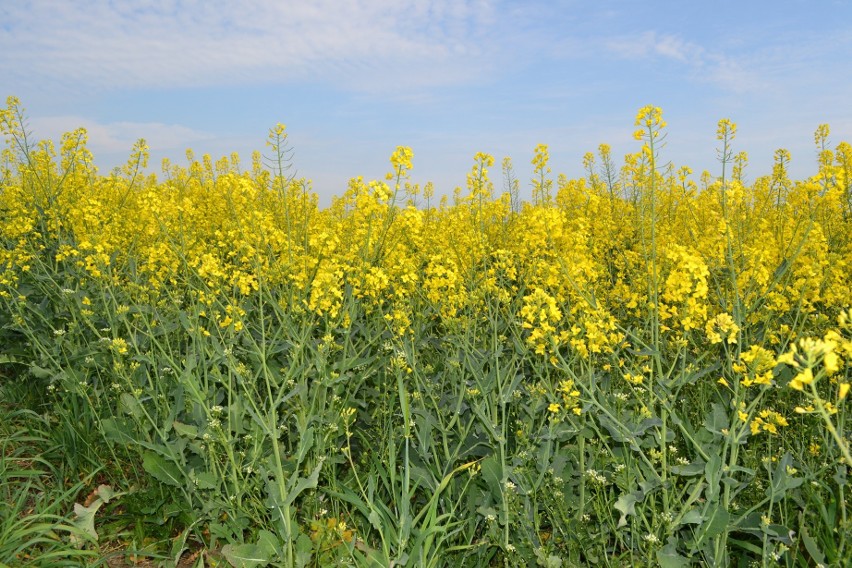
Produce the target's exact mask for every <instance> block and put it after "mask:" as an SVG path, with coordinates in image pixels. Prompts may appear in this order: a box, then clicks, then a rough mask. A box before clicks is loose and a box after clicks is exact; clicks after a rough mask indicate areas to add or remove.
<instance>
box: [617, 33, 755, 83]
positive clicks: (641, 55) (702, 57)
mask: <svg viewBox="0 0 852 568" xmlns="http://www.w3.org/2000/svg"><path fill="white" fill-rule="evenodd" d="M604 45H605V48H606V50H607V51H608V52H609V53H611V54H613V55H614V56H616V57H619V58H623V59H629V60H650V59H661V60H667V61H670V62H674V63H676V64H681V65H683V66H684V72H685V73H686V74H687V76H688V77H689V78H690V79H691V80H693V81H696V82H706V83H711V84H714V85H715V86H717V87H719V88H721V89H723V90H726V91H729V92H734V93H741V92H747V91H757V90H759V89H761V88H765V87H766V84H765V81H764V79H763V78H762V77H761V75H760V74H758V73H755V72H754V70H750V69H747V68H746V66H745V64H744V62H743V60H741V59H739V58H737V57H734V56H731V55H728V54H726V53H725V52H723V51H720V50H718V49H709V48H706V47H704V46H702V45H700V44H698V43H695V42H691V41H686V40H684V39H682V38H681V37H679V36H677V35H673V34H666V33H659V32H656V31H645V32H642V33H639V34H633V35H626V36H618V37H612V38H607V39H605V40H604Z"/></svg>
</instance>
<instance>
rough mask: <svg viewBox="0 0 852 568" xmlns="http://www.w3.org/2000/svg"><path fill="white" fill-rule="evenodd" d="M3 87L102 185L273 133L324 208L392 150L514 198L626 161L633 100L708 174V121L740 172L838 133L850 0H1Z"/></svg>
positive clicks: (796, 173) (851, 98)
mask: <svg viewBox="0 0 852 568" xmlns="http://www.w3.org/2000/svg"><path fill="white" fill-rule="evenodd" d="M0 54H2V55H0V77H2V79H0V87H2V88H0V95H2V96H3V98H4V99H5V97H6V96H9V95H14V96H17V97H18V98H19V99H20V100H21V103H22V106H23V107H24V108H25V109H26V115H27V117H28V119H29V128H30V130H31V131H32V133H33V134H34V136H35V137H36V138H38V139H44V138H51V139H55V140H58V138H59V137H60V136H61V134H62V133H63V132H66V131H70V130H73V129H75V128H77V127H81V126H82V127H84V128H86V129H87V131H88V133H89V148H90V149H91V150H92V152H93V153H94V155H95V162H96V164H97V165H98V167H99V168H100V170H101V172H102V173H107V172H109V171H110V170H111V169H112V168H113V167H116V166H119V165H121V164H123V163H124V162H125V161H126V160H127V159H128V157H129V155H130V151H131V148H132V147H133V144H134V142H135V141H136V140H137V139H139V138H144V139H145V140H146V142H147V144H148V146H149V147H150V153H151V169H152V170H153V171H157V170H158V169H159V164H160V163H161V160H162V158H164V157H168V158H169V159H170V160H171V161H172V162H174V163H178V164H185V163H186V158H185V151H186V149H187V148H192V149H193V150H194V152H195V154H196V156H200V155H201V154H204V153H209V154H210V155H211V156H213V158H214V159H217V158H219V157H221V156H224V155H230V154H231V153H232V152H238V153H239V154H240V156H241V158H242V159H243V162H244V163H245V164H246V166H248V165H250V157H251V153H252V151H254V150H260V151H265V146H264V143H265V140H266V137H267V134H268V131H269V129H270V128H272V127H273V126H275V124H276V123H279V122H281V123H284V124H286V125H287V132H288V135H289V142H290V144H291V146H292V148H293V150H294V154H293V166H294V168H295V170H296V172H297V175H298V176H299V177H304V178H307V179H310V180H311V181H312V185H313V189H314V191H315V192H316V193H317V194H318V195H319V196H320V200H321V203H322V204H325V205H327V204H328V203H330V201H331V197H332V196H334V195H341V194H342V193H343V192H344V191H345V189H346V185H347V181H348V179H349V178H351V177H354V176H364V178H365V179H382V178H383V176H384V174H385V173H386V172H387V171H389V169H390V163H389V157H390V155H391V153H392V152H393V151H394V149H395V148H396V147H397V146H399V145H404V146H410V147H411V148H412V149H413V151H414V169H413V171H412V172H411V180H412V181H413V182H416V183H420V184H421V186H422V185H424V184H425V183H426V182H427V181H432V182H433V183H434V184H435V189H436V192H437V193H439V194H451V193H452V191H453V189H454V188H455V187H456V186H462V187H464V185H465V176H466V174H467V172H468V171H469V169H470V167H471V166H472V164H473V156H474V154H475V153H477V152H487V153H489V154H492V155H493V156H494V157H495V158H496V164H495V167H494V168H493V170H492V172H491V175H492V179H493V180H494V182H495V188H496V189H498V190H500V189H501V188H502V182H501V175H500V169H499V164H500V161H501V160H502V158H503V157H504V156H510V157H511V158H512V160H513V162H514V165H515V170H516V175H517V177H518V179H520V180H521V195H522V197H524V196H527V197H528V196H529V194H530V187H531V182H530V178H531V177H532V166H531V165H530V160H531V158H532V156H533V151H534V148H535V146H536V145H537V144H540V143H543V144H547V145H548V146H549V149H550V157H551V163H550V166H551V168H552V169H553V173H554V177H555V175H556V174H557V173H564V174H565V175H567V176H568V177H571V178H573V177H581V176H583V175H584V172H583V163H582V159H583V155H584V154H585V153H586V152H589V151H596V149H597V147H598V145H599V144H601V143H607V144H609V145H610V146H611V147H612V151H613V155H614V156H615V157H616V158H618V160H619V161H620V159H621V157H623V156H624V155H625V154H627V153H632V152H636V151H637V150H638V148H639V142H636V141H635V140H633V137H632V133H633V131H634V130H635V128H634V120H635V116H636V112H637V110H638V109H639V108H641V107H643V106H645V105H648V104H651V105H654V106H659V107H661V108H662V109H663V117H664V119H665V120H666V122H667V123H668V127H667V129H666V130H667V138H666V145H665V147H663V149H662V153H661V159H662V160H663V161H664V162H671V163H673V164H674V165H675V166H678V167H679V166H682V165H687V166H690V167H691V168H692V169H693V170H694V171H695V178H696V179H697V178H698V177H699V176H700V173H701V172H702V171H703V170H708V171H709V172H710V173H711V174H714V175H716V174H719V173H721V166H720V164H719V162H718V161H717V154H716V148H717V147H718V143H717V141H716V139H715V132H716V124H717V122H718V121H719V119H722V118H730V119H731V120H733V121H734V122H736V123H737V124H738V133H737V138H736V139H735V141H734V146H733V147H734V151H735V152H739V151H746V152H748V155H749V166H748V168H747V170H746V177H747V178H748V179H749V180H753V179H755V178H756V177H758V176H761V175H765V174H767V173H769V172H770V171H771V167H772V159H773V153H774V151H775V150H776V149H778V148H786V149H788V150H789V151H790V152H791V154H792V163H791V168H790V172H791V175H792V177H794V178H804V177H807V176H810V175H813V174H814V173H815V168H816V166H815V161H816V149H815V145H814V141H813V134H814V131H815V130H816V128H817V127H818V125H820V124H823V123H828V124H829V125H830V127H831V135H830V137H829V139H830V141H831V143H832V145H836V144H837V143H839V142H841V141H844V140H845V141H852V0H772V1H757V0H737V1H729V0H716V1H712V2H709V1H708V2H698V1H695V2H693V1H684V0H675V1H653V0H644V1H633V0H596V1H573V0H551V1H542V0H526V1H508V0H243V1H240V2H232V1H229V0H186V1H179V0H144V1H143V0H139V1H133V0H126V1H125V0H111V1H108V0H91V1H86V0H52V1H49V0H28V1H26V2H15V1H13V0H0Z"/></svg>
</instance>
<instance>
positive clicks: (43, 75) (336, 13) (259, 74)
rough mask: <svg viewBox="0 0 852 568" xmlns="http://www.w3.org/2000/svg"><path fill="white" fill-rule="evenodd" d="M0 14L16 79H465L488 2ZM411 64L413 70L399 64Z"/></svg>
mask: <svg viewBox="0 0 852 568" xmlns="http://www.w3.org/2000/svg"><path fill="white" fill-rule="evenodd" d="M2 19H3V20H4V21H5V22H6V24H5V26H6V29H5V30H4V31H3V33H2V35H0V50H2V51H3V53H4V54H5V57H4V60H5V63H2V64H0V69H2V68H5V69H3V72H4V75H6V76H7V77H8V76H9V75H10V74H11V77H12V80H13V83H15V82H25V81H27V80H30V81H43V80H45V79H48V78H51V79H53V80H56V79H59V80H60V81H62V82H64V83H66V84H88V85H91V86H92V87H94V88H96V89H103V88H146V87H147V88H152V87H153V88H157V87H163V86H168V87H182V86H199V85H223V84H242V83H245V82H252V83H269V82H281V81H286V80H299V79H304V78H312V79H316V78H318V77H325V76H328V75H329V74H331V75H334V76H335V77H336V78H338V79H342V80H344V81H347V82H349V83H351V84H353V85H361V86H364V87H367V86H369V85H370V84H371V83H372V82H376V81H379V82H381V81H382V80H392V81H394V82H397V83H413V84H417V83H418V82H420V81H426V80H428V81H429V82H430V84H435V82H436V81H437V82H441V81H442V80H443V81H449V82H454V81H458V80H460V79H463V78H464V77H465V76H466V73H465V67H466V66H467V64H468V63H470V62H471V61H474V60H477V59H478V58H480V57H481V56H482V55H483V52H484V51H485V50H487V42H486V41H485V38H486V37H487V35H488V34H487V30H488V29H489V27H490V26H491V25H492V24H493V23H494V7H493V5H492V2H491V0H421V1H417V2H404V1H403V2H400V1H390V0H317V1H312V2H301V1H274V0H250V1H246V2H239V3H234V2H227V1H222V0H210V1H207V2H178V1H177V0H159V1H158V0H151V1H148V2H126V3H125V2H109V1H106V0H93V1H89V2H71V1H58V2H47V1H45V0H35V1H33V2H26V3H17V4H16V3H6V6H5V7H4V8H3V9H2ZM13 62H14V64H13ZM411 67H415V68H418V73H416V74H415V73H406V69H407V68H411ZM439 70H441V71H443V72H442V73H441V74H439V75H438V76H435V75H434V74H432V75H431V76H430V75H429V73H428V72H429V71H433V72H434V71H439ZM422 71H425V72H426V73H425V75H426V76H428V79H427V78H426V77H424V73H423V72H422ZM467 76H469V70H468V72H467Z"/></svg>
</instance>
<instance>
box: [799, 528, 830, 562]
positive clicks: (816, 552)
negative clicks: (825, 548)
mask: <svg viewBox="0 0 852 568" xmlns="http://www.w3.org/2000/svg"><path fill="white" fill-rule="evenodd" d="M802 542H803V543H804V545H805V550H807V551H808V554H810V555H811V559H813V561H814V562H815V563H817V564H819V565H823V564H825V555H824V554H823V553H822V551H821V550H820V549H819V546H818V545H817V543H816V541H815V540H814V538H813V537H812V536H811V535H810V533H809V532H808V529H807V527H805V526H803V527H802Z"/></svg>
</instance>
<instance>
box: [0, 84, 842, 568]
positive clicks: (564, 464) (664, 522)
mask: <svg viewBox="0 0 852 568" xmlns="http://www.w3.org/2000/svg"><path fill="white" fill-rule="evenodd" d="M0 112H2V116H0V119H2V120H1V121H0V122H2V129H3V133H4V135H5V137H6V147H5V150H4V151H3V154H2V160H0V267H2V271H0V306H2V308H0V350H2V351H0V388H2V394H3V397H2V401H3V402H2V413H3V414H2V416H3V420H2V429H0V434H2V445H1V446H0V448H2V452H3V453H2V459H3V461H2V466H0V501H2V504H0V565H2V564H3V563H6V564H8V565H10V566H18V565H45V566H47V565H50V566H55V565H62V564H63V563H64V564H66V565H81V564H86V563H90V564H92V565H95V564H98V563H100V564H101V565H106V564H109V565H111V566H120V565H127V564H129V563H132V562H142V561H143V560H144V561H145V562H148V563H152V564H159V565H163V566H193V565H194V566H237V567H250V566H265V565H274V566H298V567H304V566H330V565H353V566H412V567H413V566H428V567H438V566H471V567H473V566H532V565H538V566H545V567H552V568H556V567H559V566H582V565H601V566H634V565H648V566H656V565H659V566H664V567H666V568H674V567H686V566H698V565H712V566H726V565H752V564H754V565H762V566H769V565H781V566H814V565H817V564H818V563H819V564H823V565H838V566H839V565H842V564H843V562H844V558H847V557H849V556H850V545H852V522H850V519H849V513H850V508H849V505H850V497H849V491H848V490H847V489H846V488H847V485H848V477H847V476H848V470H849V468H850V467H852V457H850V453H849V446H850V437H849V433H848V429H847V428H846V422H845V421H846V417H847V416H848V402H847V401H848V397H847V393H848V390H849V384H850V382H852V312H850V298H852V225H851V224H850V222H852V146H850V145H849V144H847V143H840V144H838V145H836V146H831V144H830V142H829V130H828V127H827V126H820V127H819V129H818V130H817V132H816V136H815V142H816V148H815V155H816V160H815V167H814V171H815V174H814V175H813V176H812V177H810V178H807V179H804V180H800V181H795V180H791V179H789V177H788V174H787V167H788V164H789V160H790V156H789V154H788V153H787V152H786V151H784V150H778V151H777V152H776V154H775V165H774V167H773V169H772V171H771V172H770V173H768V174H767V175H762V176H759V177H755V178H754V179H753V180H751V181H750V180H749V177H750V175H749V172H748V171H747V157H746V155H745V153H742V152H738V149H736V147H735V134H736V127H735V125H734V124H733V123H731V122H729V121H727V120H723V121H720V123H719V131H718V132H717V133H716V134H717V136H716V151H717V153H718V156H719V166H718V171H717V172H715V173H713V174H710V173H706V172H705V173H704V174H702V175H700V176H698V177H697V179H696V178H695V176H693V174H692V172H691V171H690V170H689V169H688V168H685V167H684V168H679V169H678V168H677V167H675V166H673V165H671V164H669V163H668V162H667V161H666V158H665V148H664V146H663V144H662V142H663V139H664V138H665V123H664V122H663V119H662V116H661V113H660V111H659V109H657V108H654V107H645V108H643V109H641V110H640V112H639V114H638V116H637V118H636V128H637V129H638V130H637V132H636V139H637V143H636V146H637V152H636V153H635V154H630V155H628V156H626V157H625V158H624V160H623V162H622V163H618V164H617V163H616V160H615V158H614V157H613V156H612V155H611V152H610V150H609V148H608V147H607V146H606V145H601V146H600V147H599V149H598V152H597V154H591V153H590V154H587V155H586V157H585V159H584V166H585V169H586V175H585V176H584V177H582V178H579V179H568V178H567V177H565V176H562V175H558V176H554V175H552V174H551V169H550V165H549V157H548V152H547V147H546V146H544V145H540V146H538V147H537V148H536V149H535V152H534V158H533V160H532V165H533V167H534V170H535V175H534V178H533V179H532V180H531V183H530V185H531V186H532V198H531V200H527V201H522V200H521V199H520V186H521V183H520V182H519V180H517V178H516V175H515V173H514V170H513V167H512V163H511V161H510V160H509V159H506V160H504V161H503V163H502V168H499V169H498V170H497V171H495V170H494V164H495V161H494V158H493V157H492V156H490V155H488V154H484V153H480V154H477V155H476V156H475V157H474V160H473V165H472V168H471V170H470V173H469V174H468V176H467V183H466V190H457V191H456V192H455V194H454V195H451V196H448V197H442V198H437V197H436V196H435V195H434V192H433V188H432V186H431V185H426V186H425V187H422V188H421V187H419V186H417V185H414V184H412V183H411V182H410V181H409V172H410V171H411V170H412V168H413V163H412V159H413V153H412V151H411V150H410V149H408V148H405V147H399V148H397V150H396V151H395V152H394V153H393V155H392V156H391V159H390V171H389V173H388V174H387V176H386V177H385V178H383V179H379V180H373V181H365V180H364V179H362V178H353V179H352V180H351V181H350V182H349V186H348V187H347V188H346V190H345V192H343V193H342V195H341V196H340V197H339V198H336V199H335V200H334V201H333V203H332V204H331V205H330V206H329V207H325V208H320V207H319V206H318V199H317V196H316V195H315V194H314V193H313V192H312V190H311V186H310V183H309V182H308V181H307V180H305V179H299V178H295V177H293V176H292V175H291V171H292V170H291V169H290V168H291V166H292V164H291V150H290V146H289V145H288V141H287V133H286V130H285V129H284V127H283V126H281V125H279V126H276V127H275V128H273V129H271V130H270V132H269V139H268V146H267V149H266V151H265V152H264V153H263V154H261V153H257V154H255V155H254V156H253V159H252V161H251V163H250V164H247V165H243V164H241V163H240V161H239V159H238V157H237V156H231V157H225V158H222V159H221V160H219V161H215V162H214V161H213V160H212V159H211V158H210V157H209V156H204V157H203V158H201V159H200V160H198V159H196V158H195V157H194V156H193V155H192V153H191V152H190V153H188V156H187V158H188V165H187V166H177V165H174V164H173V163H170V162H164V163H163V165H162V172H161V173H160V174H157V175H155V174H152V173H150V170H149V167H148V163H147V162H148V154H147V148H146V146H145V143H144V141H141V140H140V141H139V143H138V144H137V145H136V147H135V148H134V149H133V151H132V154H131V157H130V159H129V161H128V162H127V164H126V165H125V166H123V167H121V168H117V169H116V170H114V171H113V172H110V173H109V174H102V173H99V172H98V171H97V170H96V168H95V167H94V165H93V157H92V155H91V154H90V152H89V151H88V150H87V148H86V133H85V131H83V130H78V131H74V132H71V133H68V134H66V135H65V136H64V137H63V138H62V140H61V142H60V144H59V147H58V149H57V148H55V147H54V146H53V145H52V144H51V143H50V142H47V141H35V140H34V139H33V137H32V134H31V133H30V132H29V131H28V130H27V127H26V120H25V115H24V113H23V111H22V109H21V107H20V105H19V103H18V102H17V101H16V100H15V99H12V98H10V99H9V101H8V103H7V108H6V109H4V110H2V111H0ZM708 134H709V136H708V138H709V139H712V133H708ZM495 184H496V185H498V186H499V187H500V188H501V189H500V190H498V189H495ZM7 505H8V506H7Z"/></svg>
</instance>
